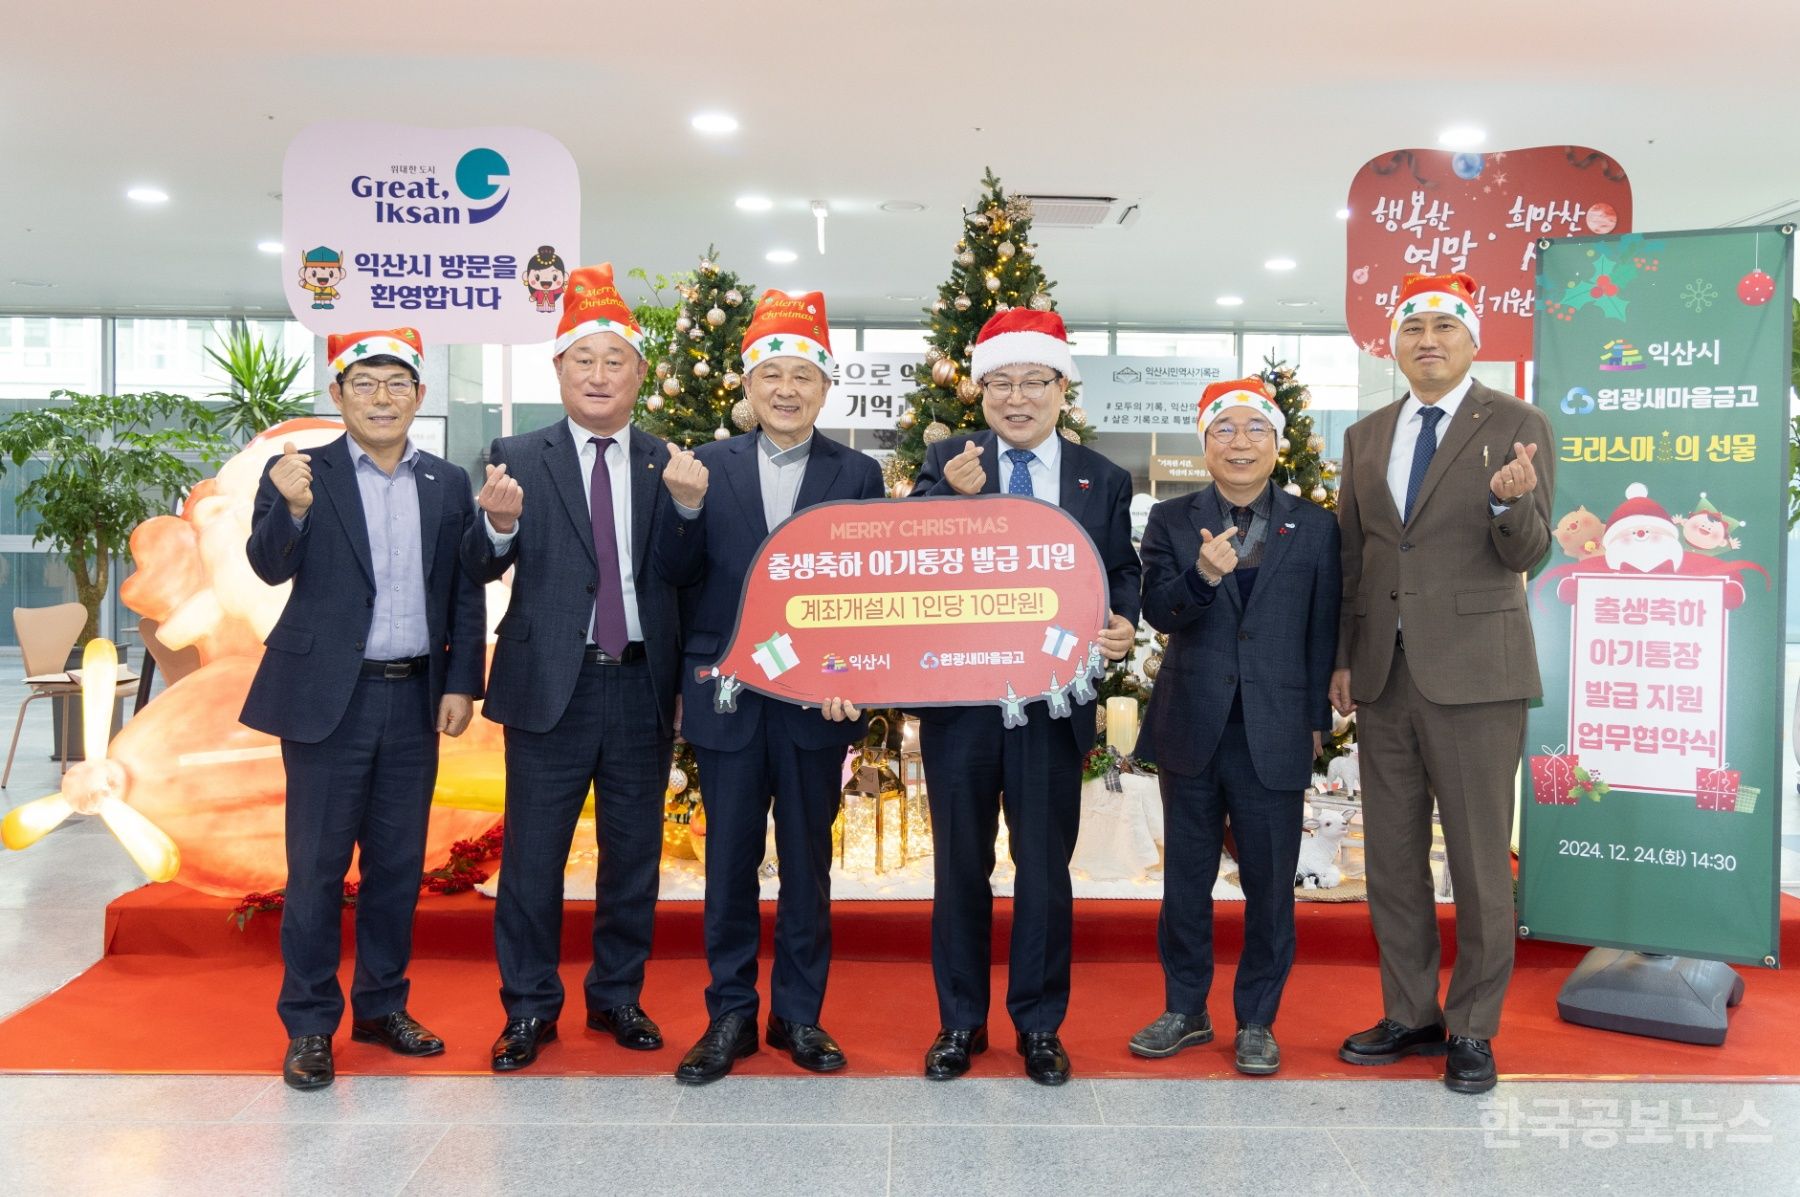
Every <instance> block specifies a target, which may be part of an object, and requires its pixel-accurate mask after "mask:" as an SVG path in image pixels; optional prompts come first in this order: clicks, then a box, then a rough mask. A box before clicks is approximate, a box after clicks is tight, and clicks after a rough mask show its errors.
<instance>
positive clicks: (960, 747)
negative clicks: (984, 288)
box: [913, 308, 1140, 1085]
mask: <svg viewBox="0 0 1800 1197" xmlns="http://www.w3.org/2000/svg"><path fill="white" fill-rule="evenodd" d="M969 377H971V378H973V379H975V380H976V381H977V382H979V383H980V384H981V388H982V407H981V410H982V415H983V416H984V417H985V418H986V420H987V424H988V428H989V429H990V430H991V431H987V432H978V433H975V434H974V435H972V436H958V437H950V438H948V439H945V440H942V441H940V442H938V443H937V444H935V445H933V446H931V448H930V449H929V450H928V451H927V452H926V454H925V462H924V464H923V465H922V466H921V467H920V468H919V476H918V479H917V481H916V483H915V486H914V489H913V494H915V495H952V494H963V495H974V494H997V493H1004V494H1010V495H1027V496H1031V497H1033V498H1038V499H1042V500H1044V501H1046V502H1049V503H1054V504H1056V505H1057V506H1059V507H1061V508H1062V509H1063V510H1064V511H1066V512H1068V513H1069V514H1070V515H1071V516H1073V517H1074V518H1075V520H1076V521H1077V522H1078V523H1080V524H1081V526H1082V527H1083V528H1085V529H1087V532H1088V535H1089V536H1091V537H1092V538H1093V541H1094V545H1095V547H1096V548H1098V549H1099V551H1100V559H1101V561H1102V562H1103V563H1104V564H1105V566H1106V580H1107V596H1108V604H1109V609H1110V611H1109V615H1108V617H1107V623H1106V626H1105V627H1104V628H1095V629H1092V633H1093V635H1094V638H1095V640H1096V641H1097V642H1098V643H1099V645H1100V649H1101V651H1102V652H1103V653H1104V654H1105V656H1106V657H1107V659H1109V660H1113V661H1117V660H1121V659H1122V658H1123V657H1124V656H1125V654H1127V653H1128V652H1130V651H1131V644H1132V638H1133V635H1134V634H1135V632H1136V630H1137V617H1138V606H1139V602H1140V599H1139V595H1138V578H1139V573H1140V570H1139V566H1138V558H1137V553H1136V552H1135V551H1133V549H1132V547H1131V475H1129V474H1127V473H1126V472H1125V471H1124V470H1122V469H1120V468H1119V467H1118V466H1116V465H1114V464H1113V463H1112V462H1110V461H1108V460H1106V458H1104V457H1102V456H1100V454H1098V453H1096V452H1094V451H1093V450H1092V449H1089V448H1086V447H1085V446H1083V445H1081V444H1080V443H1078V442H1073V441H1065V439H1064V438H1063V437H1062V436H1061V434H1060V432H1059V430H1058V427H1057V425H1058V421H1059V417H1060V416H1061V414H1062V408H1063V396H1064V393H1065V390H1066V388H1067V383H1068V382H1071V381H1073V382H1079V381H1080V380H1081V379H1080V375H1079V374H1078V373H1077V372H1076V369H1075V359H1074V358H1073V356H1071V354H1070V351H1069V339H1068V333H1067V332H1066V331H1065V330H1064V328H1063V322H1062V317H1060V316H1058V315H1057V314H1056V313H1055V312H1037V311H1032V310H1030V309H1027V308H1014V309H1011V310H1009V311H1005V312H1000V313H997V314H996V315H995V316H994V317H993V318H992V319H990V320H989V321H988V322H987V323H986V324H985V325H983V326H982V329H981V332H980V334H979V335H978V336H977V338H976V341H975V347H974V353H973V354H972V357H971V360H970V363H969ZM919 723H920V729H919V730H920V736H919V739H920V748H921V750H922V751H923V753H924V761H925V783H926V790H927V792H928V795H929V797H930V801H931V834H932V844H933V849H934V854H933V857H932V872H933V877H934V881H935V890H934V899H933V904H932V914H931V967H932V975H933V977H934V979H935V980H936V983H937V998H938V1017H939V1022H940V1029H939V1031H938V1035H937V1038H936V1039H935V1040H934V1041H933V1042H932V1044H931V1047H930V1049H929V1050H927V1051H926V1053H925V1075H926V1076H927V1077H930V1078H932V1079H933V1080H950V1079H952V1078H954V1077H958V1076H961V1075H962V1074H963V1073H965V1072H967V1071H968V1070H969V1058H970V1056H972V1055H974V1054H976V1053H978V1052H982V1051H985V1050H986V1049H987V1044H988V1036H987V1012H988V982H989V971H990V970H989V963H988V961H989V954H990V952H991V946H990V945H991V939H992V934H993V906H994V896H993V891H992V890H991V889H990V888H989V885H988V875H989V874H990V873H992V872H993V871H994V836H995V833H996V832H997V830H998V827H999V818H1000V815H1001V813H1002V811H1004V813H1005V815H1006V825H1007V828H1008V831H1009V834H1010V837H1011V838H1010V841H1009V842H1010V844H1011V848H1012V857H1013V863H1014V864H1015V865H1016V866H1017V872H1016V874H1015V878H1014V882H1013V926H1012V945H1011V950H1010V957H1009V960H1010V963H1009V966H1008V970H1007V993H1006V1008H1007V1012H1008V1013H1009V1014H1011V1015H1012V1021H1013V1028H1014V1030H1015V1031H1016V1032H1017V1035H1018V1037H1017V1041H1016V1042H1017V1048H1018V1052H1019V1054H1020V1055H1021V1056H1023V1057H1024V1059H1025V1072H1026V1075H1027V1076H1029V1077H1030V1078H1031V1079H1032V1080H1034V1081H1037V1082H1038V1083H1040V1084H1044V1085H1060V1084H1062V1083H1063V1082H1064V1081H1067V1080H1068V1079H1069V1056H1068V1053H1067V1052H1066V1051H1064V1050H1063V1045H1062V1039H1061V1037H1060V1036H1059V1035H1058V1029H1059V1028H1060V1027H1061V1025H1062V1021H1063V1015H1064V1014H1065V1013H1066V1011H1067V1010H1068V1005H1069V957H1070V931H1071V924H1072V916H1073V910H1074V905H1073V901H1072V898H1071V894H1070V890H1069V858H1070V856H1071V855H1072V854H1073V853H1074V850H1075V836H1076V831H1077V829H1078V827H1079V825H1080V820H1081V761H1082V757H1083V756H1085V755H1086V753H1087V751H1088V749H1090V748H1092V747H1093V744H1094V724H1095V720H1094V704H1093V703H1092V702H1083V703H1076V704H1075V705H1074V709H1073V711H1072V713H1071V714H1070V715H1069V716H1068V717H1067V718H1063V719H1052V718H1051V717H1050V715H1049V713H1048V711H1047V710H1046V709H1045V708H1044V707H1042V706H1036V705H1034V706H1033V707H1032V708H1031V710H1030V716H1029V718H1028V721H1027V722H1026V723H1025V725H1024V726H1022V727H1006V726H1005V725H1004V723H1003V720H1002V717H1001V713H1000V711H999V710H998V709H997V708H994V707H950V708H936V709H928V710H922V711H920V712H919Z"/></svg>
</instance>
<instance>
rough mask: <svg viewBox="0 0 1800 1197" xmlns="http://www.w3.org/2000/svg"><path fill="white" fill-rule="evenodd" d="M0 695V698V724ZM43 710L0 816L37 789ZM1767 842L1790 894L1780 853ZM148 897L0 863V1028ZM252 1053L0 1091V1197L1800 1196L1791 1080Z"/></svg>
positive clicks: (109, 877)
mask: <svg viewBox="0 0 1800 1197" xmlns="http://www.w3.org/2000/svg"><path fill="white" fill-rule="evenodd" d="M6 667H7V666H6V663H5V662H3V661H0V671H3V670H5V669H6ZM1789 669H1790V683H1791V681H1792V680H1793V677H1794V676H1800V665H1797V664H1796V663H1795V661H1794V660H1793V654H1790V667H1789ZM1792 690H1793V686H1792V684H1790V686H1789V693H1790V694H1791V693H1792ZM20 696H21V695H20V689H19V687H18V685H17V684H16V683H8V684H5V685H0V718H3V717H4V716H5V715H6V714H10V713H11V712H12V711H13V710H14V709H15V706H16V703H17V701H18V699H19V697H20ZM43 705H44V704H41V703H40V704H37V706H36V707H34V709H33V711H32V713H31V717H30V719H29V720H28V726H27V731H26V736H25V738H24V739H23V740H22V741H21V744H20V748H19V763H18V764H17V766H16V767H15V769H14V773H13V780H12V785H11V788H10V790H8V791H7V792H5V793H4V794H3V795H0V809H7V808H10V807H11V806H12V805H14V804H16V803H18V802H23V801H27V800H29V799H31V798H34V797H37V796H39V795H41V794H46V793H50V792H51V791H52V790H54V789H55V785H56V772H57V771H56V766H55V765H54V763H52V762H50V761H49V760H48V759H47V758H48V752H49V745H48V741H49V735H48V728H49V722H48V716H47V714H45V713H44V712H43V711H42V710H40V709H39V708H41V707H43ZM1788 770H1789V774H1790V776H1789V777H1788V778H1787V780H1786V782H1785V784H1784V787H1783V789H1784V793H1785V794H1786V795H1787V798H1786V803H1785V807H1784V823H1785V825H1786V826H1787V827H1789V828H1793V829H1796V830H1800V809H1796V802H1795V798H1794V784H1793V783H1794V778H1793V776H1792V774H1793V773H1794V771H1795V770H1794V766H1793V764H1792V762H1791V761H1790V762H1789V764H1788ZM1785 847H1786V849H1787V851H1785V852H1784V869H1783V871H1784V874H1785V876H1784V880H1785V881H1786V882H1787V883H1788V884H1789V885H1790V886H1792V885H1795V884H1796V883H1800V836H1796V835H1790V836H1788V837H1787V839H1786V841H1785ZM141 882H142V878H141V876H140V875H139V874H138V872H137V870H136V869H135V867H134V866H133V865H132V864H131V862H130V861H129V860H128V859H127V858H126V857H125V855H124V853H123V852H122V851H121V850H120V849H119V847H118V845H117V844H116V843H115V842H114V841H113V839H112V837H111V835H110V834H108V832H107V831H106V829H105V828H104V827H103V826H100V825H99V824H97V823H92V822H85V821H75V822H72V823H70V824H68V825H65V826H64V827H63V828H61V829H60V830H58V831H56V832H55V833H53V834H52V835H51V836H50V837H48V838H47V839H45V840H44V841H43V842H42V843H40V844H38V845H37V846H35V847H33V848H32V849H30V850H29V851H26V852H20V853H13V852H3V851H0V1014H4V1013H9V1012H11V1011H13V1010H16V1009H17V1008H19V1007H20V1006H22V1005H24V1004H26V1003H28V1002H30V1001H32V1000H34V999H35V998H37V997H39V996H41V995H43V994H44V993H47V992H49V991H50V990H52V989H54V988H56V987H57V986H59V985H61V984H63V983H64V982H66V981H67V980H69V979H70V978H71V977H73V976H75V975H77V974H78V973H80V972H81V971H82V970H83V969H84V968H86V967H87V965H88V964H90V963H91V962H92V961H93V960H95V959H96V958H97V957H98V956H99V954H100V947H101V944H100V935H101V915H102V910H103V909H104V907H105V905H106V903H107V902H108V901H110V900H111V899H112V898H113V897H114V896H116V895H118V894H119V893H122V892H124V891H125V890H127V889H130V888H132V887H133V886H135V885H138V884H141ZM271 1000H273V995H271ZM1346 1029H1349V1028H1346ZM269 1046H270V1073H271V1075H270V1076H268V1077H170V1076H16V1075H15V1076H0V1193H5V1194H7V1195H8V1197H11V1195H14V1194H17V1195H20V1197H24V1195H27V1194H38V1193H45V1194H52V1193H53V1194H80V1193H114V1192H118V1193H132V1194H153V1193H183V1194H207V1195H209V1197H210V1195H212V1194H235V1193H245V1194H267V1193H282V1192H289V1191H301V1190H304V1191H306V1192H308V1193H349V1194H380V1193H403V1192H404V1193H415V1192H420V1193H422V1192H432V1191H440V1192H441V1191H445V1190H449V1189H456V1190H460V1191H470V1190H473V1191H485V1192H502V1193H511V1192H520V1193H529V1194H532V1197H550V1195H552V1194H559V1193H583V1194H586V1193H591V1192H599V1191H605V1192H617V1193H625V1194H632V1195H633V1197H636V1195H640V1194H642V1195H649V1194H657V1193H670V1194H688V1195H698V1194H708V1193H722V1192H730V1193H741V1194H761V1193H771V1194H775V1193H796V1194H804V1195H805V1197H836V1195H838V1194H863V1193H868V1194H930V1193H945V1194H958V1195H975V1194H1005V1193H1020V1194H1029V1195H1030V1197H1047V1195H1049V1194H1059V1193H1105V1194H1107V1195H1108V1197H1126V1195H1128V1194H1136V1193H1145V1194H1158V1195H1161V1194H1167V1193H1171V1192H1224V1193H1234V1192H1257V1193H1265V1192H1279V1193H1331V1194H1342V1193H1355V1192H1364V1193H1369V1192H1377V1191H1379V1192H1381V1193H1382V1194H1384V1195H1388V1194H1403V1193H1446V1192H1455V1193H1459V1194H1460V1193H1487V1192H1494V1193H1507V1194H1516V1193H1521V1192H1535V1191H1549V1190H1552V1189H1555V1190H1561V1191H1567V1190H1572V1189H1580V1190H1588V1191H1601V1190H1611V1189H1629V1190H1630V1191H1634V1192H1682V1193H1693V1192H1720V1191H1726V1190H1727V1189H1730V1190H1736V1191H1739V1192H1746V1193H1775V1192H1796V1191H1800V1086H1796V1085H1644V1084H1619V1083H1591V1084H1552V1083H1503V1084H1502V1085H1501V1086H1500V1087H1499V1088H1498V1089H1496V1090H1495V1091H1494V1093H1493V1094H1491V1095H1490V1096H1489V1097H1487V1098H1467V1097H1459V1096H1457V1095H1455V1094H1451V1093H1449V1092H1447V1091H1446V1090H1445V1089H1444V1088H1443V1087H1442V1086H1441V1085H1439V1084H1436V1083H1435V1082H1416V1083H1415V1082H1400V1081H1367V1082H1358V1081H1294V1082H1287V1081H1279V1080H1275V1081H1256V1082H1251V1081H1241V1082H1240V1081H1211V1082H1206V1081H1166V1082H1156V1081H1086V1080H1080V1079H1077V1080H1076V1081H1074V1082H1072V1083H1071V1084H1069V1085H1067V1086H1065V1087H1063V1088H1061V1089H1057V1090H1048V1089H1042V1088H1039V1087H1037V1086H1034V1085H1031V1084H1030V1083H1028V1082H1026V1081H1024V1080H1023V1079H1022V1078H1021V1079H1019V1080H1017V1081H991V1080H965V1081H959V1082H957V1083H954V1084H949V1085H938V1084H932V1083H930V1082H927V1081H925V1080H923V1079H920V1080H906V1079H850V1078H843V1079H825V1078H820V1079H810V1078H807V1079H801V1078H796V1079H792V1080H789V1079H772V1078H754V1079H752V1078H737V1079H728V1080H726V1081H724V1082H721V1083H719V1084H716V1085H713V1086H710V1087H707V1088H704V1089H685V1088H682V1087H680V1086H677V1085H676V1084H675V1083H674V1081H673V1080H672V1079H668V1078H657V1079H604V1078H598V1079H569V1078H549V1077H531V1076H524V1077H512V1078H506V1079H504V1080H500V1079H490V1078H484V1077H470V1078H397V1077H352V1078H345V1079H343V1080H341V1081H339V1082H338V1083H337V1084H336V1085H334V1086H333V1087H332V1088H330V1089H328V1090H326V1091H324V1092H322V1093H312V1094H299V1093H294V1092H292V1091H290V1090H288V1089H286V1088H285V1087H284V1086H283V1085H282V1084H281V1083H280V1081H279V1079H277V1078H276V1077H275V1075H274V1071H275V1064H276V1059H277V1056H278V1053H279V1051H280V1047H281V1045H280V1044H278V1043H271V1044H270V1045H269ZM849 1046H850V1048H851V1050H852V1051H854V1048H855V1045H854V1044H851V1045H849ZM1497 1046H1498V1047H1499V1054H1500V1061H1501V1065H1502V1067H1504V1065H1505V1041H1504V1039H1502V1040H1500V1041H1499V1042H1498V1044H1497ZM672 1063H673V1060H671V1064H672Z"/></svg>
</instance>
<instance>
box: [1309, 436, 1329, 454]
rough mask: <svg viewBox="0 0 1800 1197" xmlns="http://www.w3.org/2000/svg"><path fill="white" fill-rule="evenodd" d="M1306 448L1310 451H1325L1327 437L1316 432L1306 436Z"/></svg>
mask: <svg viewBox="0 0 1800 1197" xmlns="http://www.w3.org/2000/svg"><path fill="white" fill-rule="evenodd" d="M1306 449H1307V452H1309V453H1323V452H1325V438H1324V437H1322V436H1319V435H1318V434H1317V433H1314V434H1313V435H1312V436H1309V437H1307V438H1306Z"/></svg>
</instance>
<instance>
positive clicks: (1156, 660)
mask: <svg viewBox="0 0 1800 1197" xmlns="http://www.w3.org/2000/svg"><path fill="white" fill-rule="evenodd" d="M1161 672H1162V654H1161V653H1151V654H1150V655H1149V656H1148V657H1145V658H1144V676H1145V677H1147V678H1149V679H1150V680H1151V681H1155V680H1156V675H1157V674H1159V673H1161Z"/></svg>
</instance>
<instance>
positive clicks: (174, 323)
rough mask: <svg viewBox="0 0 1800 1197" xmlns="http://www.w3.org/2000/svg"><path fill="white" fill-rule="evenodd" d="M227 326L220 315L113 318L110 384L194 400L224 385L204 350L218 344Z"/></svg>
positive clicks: (121, 391) (130, 390)
mask: <svg viewBox="0 0 1800 1197" xmlns="http://www.w3.org/2000/svg"><path fill="white" fill-rule="evenodd" d="M229 331H230V325H229V322H227V321H224V320H219V321H213V320H187V319H176V320H138V319H124V320H119V321H117V322H115V324H114V334H113V336H114V352H115V353H116V354H117V369H116V373H117V375H118V378H117V380H116V381H115V382H114V384H113V386H114V388H115V390H116V391H117V392H118V393H119V394H133V393H136V392H139V391H169V392H171V393H173V394H177V395H187V396H189V397H190V398H194V399H204V398H206V397H207V396H208V395H210V394H212V393H213V392H214V391H222V390H225V389H227V388H228V387H229V386H230V385H231V384H230V380H228V379H227V378H226V377H225V372H224V371H223V370H221V369H219V367H218V364H217V363H215V362H214V361H213V360H212V359H211V358H210V357H208V356H207V355H206V350H207V349H209V348H211V349H218V348H220V347H222V345H223V344H224V340H225V337H226V335H227V334H228V333H229Z"/></svg>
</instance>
